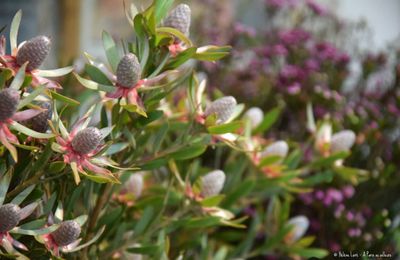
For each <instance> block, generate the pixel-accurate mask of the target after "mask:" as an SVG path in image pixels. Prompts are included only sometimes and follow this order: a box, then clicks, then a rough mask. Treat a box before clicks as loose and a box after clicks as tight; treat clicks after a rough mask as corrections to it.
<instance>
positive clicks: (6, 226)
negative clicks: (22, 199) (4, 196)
mask: <svg viewBox="0 0 400 260" xmlns="http://www.w3.org/2000/svg"><path fill="white" fill-rule="evenodd" d="M20 211H21V209H20V208H19V207H18V206H17V205H15V204H4V205H3V206H1V207H0V234H1V233H4V232H8V231H10V230H11V229H13V228H14V227H16V226H17V225H18V223H19V220H20Z"/></svg>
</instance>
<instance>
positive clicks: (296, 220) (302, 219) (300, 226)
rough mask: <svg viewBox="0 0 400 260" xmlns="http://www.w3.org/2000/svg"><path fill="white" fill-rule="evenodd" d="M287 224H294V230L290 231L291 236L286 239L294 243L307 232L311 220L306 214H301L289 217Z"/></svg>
mask: <svg viewBox="0 0 400 260" xmlns="http://www.w3.org/2000/svg"><path fill="white" fill-rule="evenodd" d="M287 224H288V225H291V226H292V230H291V231H290V232H289V237H287V240H286V241H287V242H289V243H294V242H296V241H297V240H299V239H300V238H301V237H303V236H304V234H305V233H306V232H307V229H308V226H309V225H310V221H309V220H308V218H307V217H306V216H303V215H300V216H296V217H293V218H291V219H289V221H288V222H287Z"/></svg>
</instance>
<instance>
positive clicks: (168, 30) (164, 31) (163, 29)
mask: <svg viewBox="0 0 400 260" xmlns="http://www.w3.org/2000/svg"><path fill="white" fill-rule="evenodd" d="M156 32H157V34H160V35H169V36H173V37H176V38H178V39H179V40H181V41H182V42H183V43H185V44H186V45H187V46H188V47H189V48H190V47H192V46H193V43H192V42H191V41H190V40H189V39H188V38H187V37H186V36H185V35H184V34H183V33H181V32H180V31H178V30H177V29H174V28H170V27H160V28H157V30H156Z"/></svg>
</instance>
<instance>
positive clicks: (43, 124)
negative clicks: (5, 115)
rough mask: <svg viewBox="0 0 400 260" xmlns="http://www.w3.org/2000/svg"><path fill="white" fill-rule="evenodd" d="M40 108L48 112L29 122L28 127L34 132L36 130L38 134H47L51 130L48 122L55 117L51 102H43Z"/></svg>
mask: <svg viewBox="0 0 400 260" xmlns="http://www.w3.org/2000/svg"><path fill="white" fill-rule="evenodd" d="M40 107H41V108H43V109H47V110H46V111H43V112H42V113H40V114H39V115H37V116H35V117H33V118H31V119H30V120H29V121H28V125H29V127H30V128H31V129H32V130H35V131H36V132H39V133H45V132H46V131H47V129H48V128H49V122H48V120H50V119H51V116H52V115H53V110H52V108H51V103H50V102H43V103H42V104H41V105H40Z"/></svg>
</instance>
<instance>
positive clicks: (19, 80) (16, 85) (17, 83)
mask: <svg viewBox="0 0 400 260" xmlns="http://www.w3.org/2000/svg"><path fill="white" fill-rule="evenodd" d="M27 64H28V62H25V63H24V65H22V66H21V67H20V68H19V70H18V72H17V74H16V75H15V77H14V79H13V81H12V82H11V85H10V88H12V89H15V90H19V89H20V88H21V86H22V84H23V83H24V81H25V69H26V65H27Z"/></svg>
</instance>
